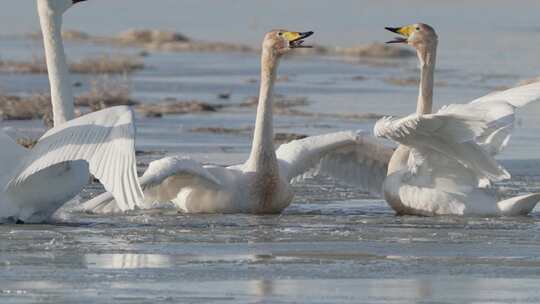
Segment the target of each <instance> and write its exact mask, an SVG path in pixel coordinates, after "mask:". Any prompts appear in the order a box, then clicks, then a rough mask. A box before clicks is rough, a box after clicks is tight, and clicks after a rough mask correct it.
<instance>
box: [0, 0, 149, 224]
mask: <svg viewBox="0 0 540 304" xmlns="http://www.w3.org/2000/svg"><path fill="white" fill-rule="evenodd" d="M80 1H82V0H78V1H77V0H73V1H72V0H38V1H37V5H38V12H39V16H40V22H41V27H42V31H43V38H44V42H45V49H46V58H47V65H48V69H49V71H48V73H49V79H50V83H51V102H52V106H53V116H54V122H55V127H54V128H53V129H51V130H49V131H48V132H46V133H45V135H43V136H42V137H41V138H40V139H39V141H38V143H37V144H36V146H35V147H34V148H32V149H31V150H27V149H25V148H23V147H21V146H19V145H18V144H16V143H15V142H14V141H13V140H12V139H11V138H10V137H9V136H8V135H7V134H6V133H5V132H4V131H0V145H1V146H2V150H0V164H1V168H2V173H1V174H0V221H15V222H25V223H33V222H42V221H44V220H46V219H48V218H49V217H50V216H51V215H52V214H53V213H54V212H55V211H56V210H57V209H58V208H60V207H61V206H62V205H63V204H64V203H65V202H67V201H68V200H70V199H71V198H73V197H74V196H75V195H77V194H78V193H79V192H80V191H81V190H82V187H83V186H84V185H86V184H87V183H88V181H89V177H90V175H89V174H90V173H92V174H93V175H94V176H95V177H96V178H98V179H99V180H100V181H101V183H102V184H103V185H104V186H105V189H106V190H107V191H110V192H111V193H112V194H113V195H114V197H115V198H116V199H117V201H118V205H119V207H120V208H122V209H130V208H133V206H134V205H135V204H137V203H139V202H140V201H142V197H143V195H142V191H141V188H140V186H139V184H138V180H137V168H136V159H135V143H134V133H135V132H134V125H133V113H132V112H131V110H130V109H129V108H128V107H114V108H109V109H106V110H102V111H99V112H95V113H91V114H88V115H85V116H82V117H79V118H76V119H72V118H73V117H74V112H73V94H72V92H71V86H70V79H69V74H68V69H67V63H66V60H65V55H64V50H63V46H62V40H61V23H62V14H63V13H64V12H65V11H66V10H67V9H68V8H69V7H71V6H72V5H73V4H74V3H76V2H80Z"/></svg>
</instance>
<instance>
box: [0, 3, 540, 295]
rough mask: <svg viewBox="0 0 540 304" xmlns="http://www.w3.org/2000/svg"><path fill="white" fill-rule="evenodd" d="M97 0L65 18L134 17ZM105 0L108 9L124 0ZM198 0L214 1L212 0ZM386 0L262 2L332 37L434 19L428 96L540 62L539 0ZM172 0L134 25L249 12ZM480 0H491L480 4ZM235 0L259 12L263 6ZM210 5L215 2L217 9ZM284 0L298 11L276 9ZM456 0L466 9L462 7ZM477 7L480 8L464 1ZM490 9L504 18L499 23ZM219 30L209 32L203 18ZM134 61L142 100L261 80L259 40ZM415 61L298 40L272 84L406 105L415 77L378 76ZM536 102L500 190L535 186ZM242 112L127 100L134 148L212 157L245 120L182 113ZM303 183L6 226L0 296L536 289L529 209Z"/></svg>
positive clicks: (537, 247)
mask: <svg viewBox="0 0 540 304" xmlns="http://www.w3.org/2000/svg"><path fill="white" fill-rule="evenodd" d="M130 1H131V0H130ZM132 1H133V2H130V3H133V10H134V11H133V14H134V15H135V16H139V17H140V14H142V11H143V10H144V9H148V7H147V5H146V4H144V2H145V1H138V0H137V1H135V0H132ZM29 2H30V1H27V2H26V1H25V2H21V3H17V4H11V5H13V12H14V13H13V15H17V14H16V13H17V12H19V11H20V12H23V9H26V8H27V7H30V8H31V9H33V5H34V4H33V2H32V5H31V6H30V5H29V4H28V3H29ZM91 2H92V1H90V2H89V4H88V6H87V8H88V11H86V12H84V11H81V10H84V9H82V8H81V9H79V8H77V9H73V12H70V13H69V15H68V17H67V18H66V28H79V29H84V30H86V31H88V32H96V33H100V34H103V33H105V31H106V30H107V27H108V26H110V28H111V29H112V31H113V33H114V32H115V31H116V30H117V31H120V30H123V29H127V28H129V27H135V26H133V22H134V19H132V18H135V17H127V16H125V15H121V16H122V17H119V18H117V19H115V20H112V21H104V22H103V24H96V25H95V26H96V28H95V29H92V26H93V24H95V18H94V19H92V20H93V21H92V22H93V23H92V22H91V21H90V19H89V18H91V16H94V17H95V16H97V15H98V14H99V13H100V9H99V7H100V5H102V6H104V5H106V3H105V1H103V0H96V1H95V3H92V4H90V3H91ZM113 2H114V3H111V6H112V7H109V8H107V10H106V14H105V16H108V14H110V13H111V11H114V10H115V9H116V10H120V8H118V7H117V6H119V5H120V6H121V4H122V3H123V5H125V4H126V1H113ZM200 2H201V3H203V4H204V3H205V5H206V6H207V7H208V6H209V5H210V4H209V3H210V2H209V1H206V0H205V1H200ZM353 2H354V3H353ZM379 2H380V4H375V2H365V1H344V3H343V4H342V5H341V6H340V7H337V6H336V7H332V8H330V9H329V11H328V14H332V16H335V15H338V16H341V15H342V16H343V18H337V17H336V18H333V19H331V20H336V19H339V20H336V22H334V23H333V22H330V21H329V20H327V19H325V18H322V17H321V16H320V15H314V14H315V13H316V12H319V14H320V11H321V10H323V7H324V4H325V3H327V2H325V1H318V0H317V1H297V2H296V1H295V2H294V3H295V4H294V5H292V6H293V7H292V8H291V10H293V12H290V13H288V14H284V15H281V14H278V13H277V12H278V10H279V9H280V7H279V5H280V4H281V5H286V2H285V1H275V2H274V1H272V3H274V5H275V6H274V5H270V4H268V5H266V6H268V7H267V9H268V10H269V11H270V13H269V14H270V15H271V16H277V17H276V18H277V20H283V22H284V25H283V26H295V28H297V27H298V29H299V30H304V29H306V30H307V29H314V30H316V31H317V33H316V36H315V37H320V38H316V39H320V41H318V43H320V44H326V45H328V44H332V43H333V44H338V45H354V44H362V43H366V42H371V41H385V40H388V39H391V38H392V37H393V35H392V34H390V33H386V32H385V31H384V30H383V29H382V28H383V27H384V26H393V25H401V24H406V23H410V22H414V21H417V20H425V21H426V22H429V23H432V25H434V26H436V28H437V29H438V27H437V26H440V31H439V36H440V40H441V42H440V48H441V50H440V52H439V57H438V69H437V72H436V73H437V74H436V80H437V81H438V82H439V86H438V87H437V88H436V91H435V100H436V106H435V108H438V107H440V106H441V105H444V104H447V103H456V102H457V103H464V102H468V101H470V100H472V99H473V98H475V97H479V96H482V95H484V94H487V93H489V92H491V91H493V90H496V89H498V88H500V87H503V86H513V85H515V84H516V83H517V82H518V81H520V80H523V79H527V78H531V77H535V76H538V75H539V74H540V61H538V54H539V53H540V44H539V43H537V42H538V41H540V40H539V38H540V30H539V28H538V27H537V26H536V23H537V22H536V21H537V12H538V9H539V7H538V6H539V4H538V3H537V2H535V1H522V2H519V5H517V4H508V2H505V1H493V2H491V1H474V2H473V3H468V2H467V1H452V2H450V1H447V2H443V3H439V4H437V5H432V4H427V3H428V2H426V1H408V2H407V3H409V4H411V5H405V4H403V5H402V6H403V7H401V6H399V7H397V6H396V7H394V8H392V9H388V10H384V9H385V7H386V6H392V3H394V2H391V1H379ZM379 2H377V3H379ZM119 3H120V4H119ZM176 3H177V2H176V1H163V7H159V8H156V9H157V10H158V11H159V12H160V14H161V15H160V16H162V18H158V17H155V18H154V19H152V20H153V21H152V20H147V19H143V20H144V21H141V22H144V24H143V25H144V26H145V27H152V26H155V27H161V28H173V29H174V28H176V29H178V30H179V31H182V32H184V31H185V33H186V34H188V35H193V36H195V37H200V38H201V39H207V40H222V41H234V42H242V38H241V37H242V36H239V34H236V33H238V31H239V30H240V29H241V28H242V27H243V26H248V25H249V18H248V19H245V18H247V17H245V18H244V14H240V13H239V12H234V11H233V9H234V8H235V7H236V8H238V5H239V3H243V1H231V2H230V3H231V4H230V5H229V6H227V5H224V4H222V3H221V2H220V3H219V4H216V5H217V7H215V8H214V10H215V11H213V12H212V13H211V14H212V16H215V18H217V19H212V20H213V21H212V22H213V23H215V24H218V23H225V21H224V20H228V19H227V18H232V17H236V18H239V19H238V20H237V21H238V22H236V23H232V24H231V25H230V26H229V27H223V28H217V29H216V28H212V27H210V26H208V25H207V26H205V27H197V26H196V25H197V24H196V23H195V19H193V18H192V17H190V18H187V19H185V20H178V21H175V18H177V14H182V12H180V11H178V12H176V9H178V8H179V7H178V5H177V4H176ZM212 3H214V2H212ZM308 3H310V4H312V7H310V8H309V9H306V12H303V11H302V10H301V9H302V7H303V6H302V4H303V5H304V6H305V5H307V4H308ZM358 3H363V6H362V7H361V8H362V10H361V11H360V10H358V11H355V9H359V8H360V7H359V5H360V4H358ZM505 3H506V4H505ZM203 4H201V5H203ZM423 4H425V5H426V7H425V10H415V9H414V5H423ZM167 5H169V6H167ZM487 5H490V11H489V12H486V11H485V8H484V6H487ZM464 7H467V8H468V9H464ZM101 9H102V10H103V8H101ZM185 9H186V11H185V12H183V13H184V14H187V15H189V16H194V15H195V14H201V13H202V12H201V10H202V8H200V7H198V6H197V5H194V4H190V5H186V7H185ZM244 9H245V10H246V11H247V12H253V11H255V10H256V6H255V4H250V5H247V7H244ZM216 11H221V12H223V13H222V15H221V17H218V16H217V15H219V14H217V13H216ZM294 12H296V13H297V14H298V20H297V21H296V22H293V23H292V24H291V23H287V22H285V20H288V19H287V17H289V19H292V18H293V17H294V16H295V14H294ZM353 12H355V14H353ZM356 12H358V14H361V17H359V16H358V14H356ZM368 12H373V13H372V14H369V13H368ZM443 12H444V13H443ZM310 13H311V14H312V16H319V17H320V19H317V20H320V22H321V24H316V25H314V26H310V24H309V21H310V20H314V19H313V17H312V18H311V19H310V18H309V17H310V15H309V14H310ZM3 14H6V13H5V12H2V13H0V16H3ZM32 14H34V13H33V11H32ZM289 14H290V15H289ZM340 14H341V15H340ZM458 14H462V15H460V17H462V19H463V21H462V22H459V23H458V24H455V22H456V18H455V16H456V15H458ZM28 15H29V16H27V17H28V18H27V19H28V20H26V19H24V20H21V24H22V25H21V27H20V30H21V31H30V30H32V29H33V27H35V22H34V21H33V20H32V18H34V17H35V16H34V15H31V16H30V14H28ZM156 15H157V14H156ZM239 15H241V16H239ZM246 15H249V13H247V14H246ZM479 15H481V16H482V19H480V20H478V19H475V18H474V16H479ZM355 17H357V18H358V20H357V19H356V18H355ZM383 17H384V18H383ZM503 17H504V18H503ZM78 18H80V19H78ZM110 18H113V17H110ZM122 18H124V19H122ZM178 18H179V17H178ZM219 18H223V20H222V19H219ZM103 19H107V18H105V17H103ZM157 19H159V20H157ZM6 20H10V19H9V18H8V19H6ZM502 20H504V22H505V23H504V24H502V23H500V22H502ZM78 21H79V22H78ZM494 21H499V23H496V24H495V25H493V24H494ZM199 22H202V21H199ZM243 22H244V23H246V25H244V23H243ZM276 23H277V21H275V20H274V19H270V18H264V17H260V18H259V19H257V22H255V25H254V26H252V27H251V28H250V30H249V31H247V34H246V35H247V36H246V40H247V43H249V44H252V45H254V44H256V43H257V41H258V39H260V36H261V35H262V32H264V30H265V29H266V27H276ZM123 24H128V25H125V26H123V27H122V25H123ZM332 24H335V25H332ZM130 25H131V26H130ZM454 25H455V26H454ZM325 26H326V27H325ZM304 27H305V28H304ZM325 28H328V30H327V31H325ZM346 28H349V29H352V30H351V31H350V33H351V35H352V36H353V37H352V38H348V37H347V36H345V35H344V34H342V32H341V31H343V30H344V29H346ZM213 31H215V32H216V33H217V34H214V35H212V33H213ZM3 32H4V33H5V32H6V31H5V30H3ZM319 32H320V35H319ZM351 41H353V42H351ZM41 52H42V50H41V46H40V44H39V42H36V41H31V40H26V39H13V38H9V39H8V38H4V39H1V40H0V56H1V58H2V59H13V60H30V59H31V58H32V56H36V55H38V56H39V55H40V54H41ZM138 52H139V50H137V49H130V48H109V47H104V46H96V45H91V44H90V45H89V44H84V43H81V44H78V43H69V44H68V45H67V54H68V57H69V58H70V59H77V58H83V57H86V56H90V55H94V56H95V55H99V54H104V53H107V54H111V53H112V54H133V55H134V54H137V53H138ZM143 60H144V63H145V65H146V66H147V68H146V69H145V70H142V71H140V72H137V73H134V74H133V75H130V76H128V77H127V78H122V77H121V79H120V80H119V81H121V82H125V83H127V84H128V85H129V86H130V88H131V95H132V97H133V98H134V99H136V100H140V101H142V102H153V101H157V100H161V99H163V98H167V97H173V98H178V99H182V100H191V99H199V100H203V101H206V102H209V103H215V104H218V103H231V104H232V103H237V102H242V101H244V100H245V99H246V98H248V97H250V96H255V95H256V94H257V93H258V84H257V83H253V82H252V81H250V80H251V79H253V78H258V75H259V71H258V68H259V58H258V56H257V55H256V54H234V53H233V54H223V53H151V54H150V56H148V57H145V58H143ZM416 67H417V61H416V58H410V59H391V60H384V61H370V62H363V63H357V62H350V61H346V60H344V59H343V58H332V57H307V56H302V57H292V58H289V59H287V60H284V61H283V62H282V64H281V66H280V70H279V72H280V75H287V76H288V79H289V80H288V81H286V82H280V83H278V84H277V85H276V90H277V93H278V94H283V95H285V96H289V97H306V98H307V100H308V104H307V105H305V106H302V107H299V108H298V109H300V110H303V111H308V112H316V113H323V114H324V113H363V112H373V113H380V114H392V115H405V114H409V113H411V112H412V111H414V107H415V103H416V95H417V87H416V86H414V85H412V86H410V85H409V86H407V85H406V86H398V85H395V84H392V83H389V82H388V79H390V78H402V79H407V78H411V77H417V74H418V71H417V69H416ZM358 76H362V77H358ZM92 78H93V76H88V75H74V81H80V82H81V83H82V86H81V87H79V88H76V90H77V93H80V92H83V91H86V90H88V88H89V83H90V81H91V80H92ZM0 89H1V90H2V91H3V92H7V93H10V94H16V95H25V94H32V93H37V92H45V91H47V90H48V82H47V78H46V76H45V75H25V74H0ZM223 92H230V93H231V98H230V99H229V100H220V99H218V98H217V95H218V94H220V93H223ZM539 115H540V103H537V104H533V105H530V106H528V107H527V108H525V109H523V110H521V111H520V112H519V114H518V117H519V123H518V125H517V127H516V130H515V133H514V136H513V138H512V140H511V143H510V146H509V148H508V149H507V150H505V152H504V153H503V154H502V155H501V156H500V157H499V159H500V160H501V161H502V162H503V164H504V165H505V166H506V167H507V168H508V169H509V171H510V172H511V173H512V174H513V178H512V180H511V181H509V182H505V183H504V184H502V185H501V186H502V187H504V188H505V190H506V191H508V193H512V194H518V193H524V192H531V191H540V120H539V119H538V117H539ZM253 122H254V110H253V109H237V108H230V109H227V110H224V111H220V112H216V113H210V114H209V113H203V114H188V115H173V116H166V117H163V118H145V117H138V121H137V127H138V139H137V140H138V142H137V149H138V150H140V151H144V152H151V153H148V154H146V155H145V156H144V157H142V158H141V163H142V165H144V164H146V163H147V162H148V161H150V160H152V159H155V158H159V157H161V156H162V155H164V154H170V153H182V154H186V155H190V156H192V157H194V158H196V159H198V160H201V161H204V162H206V163H217V164H231V163H236V162H238V161H242V160H244V159H245V157H246V156H247V153H248V152H249V145H250V135H249V132H247V133H240V134H215V133H198V132H191V131H190V130H192V129H194V128H199V127H228V128H245V127H249V126H251V125H253ZM373 124H374V121H373V120H350V119H348V120H344V119H338V118H327V117H297V116H279V115H278V116H276V123H275V126H276V128H277V130H278V131H279V132H289V133H301V134H307V135H311V134H321V133H328V132H333V131H337V130H343V129H364V130H367V131H371V128H372V126H373ZM0 125H1V126H6V125H9V126H15V127H17V128H20V129H21V130H22V131H24V132H28V133H30V134H40V132H42V131H43V126H42V123H41V121H24V122H2V123H0ZM296 188H297V196H296V198H295V200H294V203H293V204H292V205H291V206H290V207H289V208H288V209H287V210H286V211H285V213H284V214H283V215H280V216H247V215H225V216H224V215H182V214H177V213H176V212H174V211H173V210H156V211H148V212H137V213H131V214H127V215H122V216H114V217H113V216H96V215H88V214H81V213H77V212H74V211H72V210H71V207H72V205H73V204H72V205H71V206H68V207H67V208H65V209H63V210H61V212H59V214H58V216H57V219H56V221H55V222H54V223H51V224H47V225H24V226H23V225H0V273H2V275H0V302H2V303H25V302H47V303H73V302H77V303H98V302H99V303H147V302H153V303H240V302H248V303H359V302H369V303H433V302H436V303H538V302H540V291H538V285H539V284H540V208H537V209H536V210H535V211H534V212H533V213H532V214H531V215H530V216H527V217H517V218H496V219H487V218H469V219H463V218H455V217H437V218H422V217H409V216H405V217H396V216H394V214H393V212H392V210H391V209H390V208H389V207H387V205H386V203H385V202H384V201H383V200H381V199H378V198H372V197H367V196H365V195H363V194H361V193H358V192H357V191H355V189H351V188H348V187H346V186H345V185H342V184H339V183H336V182H335V181H332V180H328V179H316V180H307V181H304V182H301V183H299V184H297V185H296ZM98 191H100V190H99V187H95V186H91V187H89V188H88V189H87V190H86V191H85V192H84V193H83V194H82V197H83V199H85V198H87V197H89V196H92V195H94V194H95V193H97V192H98Z"/></svg>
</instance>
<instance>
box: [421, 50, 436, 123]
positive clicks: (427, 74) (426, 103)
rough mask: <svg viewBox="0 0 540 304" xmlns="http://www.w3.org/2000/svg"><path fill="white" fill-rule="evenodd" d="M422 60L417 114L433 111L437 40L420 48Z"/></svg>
mask: <svg viewBox="0 0 540 304" xmlns="http://www.w3.org/2000/svg"><path fill="white" fill-rule="evenodd" d="M417 53H418V59H419V60H420V89H419V94H418V102H417V105H416V114H431V113H432V111H433V86H434V77H435V59H436V57H437V42H432V43H430V44H428V45H423V46H421V47H419V48H418V50H417Z"/></svg>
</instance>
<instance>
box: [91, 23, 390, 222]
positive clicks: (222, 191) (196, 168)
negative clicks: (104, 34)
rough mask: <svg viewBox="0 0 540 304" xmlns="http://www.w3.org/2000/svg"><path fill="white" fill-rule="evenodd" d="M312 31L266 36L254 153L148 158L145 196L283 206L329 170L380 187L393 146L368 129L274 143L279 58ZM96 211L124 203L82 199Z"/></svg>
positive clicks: (231, 209) (221, 205) (256, 207)
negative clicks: (303, 183) (205, 161)
mask: <svg viewBox="0 0 540 304" xmlns="http://www.w3.org/2000/svg"><path fill="white" fill-rule="evenodd" d="M311 34H312V32H304V33H299V32H291V31H286V30H274V31H271V32H269V33H268V34H267V35H266V37H265V39H264V42H263V47H262V61H261V88H260V94H259V104H258V107H257V117H256V122H255V130H254V136H253V142H252V147H251V153H250V155H249V158H248V160H247V161H246V162H245V163H244V164H241V165H236V166H230V167H220V166H209V165H201V164H199V163H197V162H195V161H193V160H191V159H188V158H183V157H179V156H174V157H168V158H164V159H161V160H157V161H154V162H152V163H150V165H149V168H148V170H147V171H146V172H145V174H144V175H143V176H142V177H141V179H140V182H141V186H142V187H143V188H144V189H145V203H144V204H142V205H141V206H139V207H141V208H152V206H154V203H155V202H160V203H163V202H172V203H174V204H175V206H176V208H178V209H179V210H181V211H183V212H189V213H259V214H260V213H279V212H281V211H282V210H283V209H285V208H286V207H287V206H289V204H290V203H291V201H292V199H293V196H294V192H293V189H292V187H291V184H290V183H291V181H293V180H297V179H298V178H301V177H304V176H307V175H316V174H326V175H330V176H334V177H338V178H341V179H344V180H345V181H349V182H351V183H353V184H355V185H357V186H359V187H361V188H362V189H364V190H366V191H370V192H376V193H380V191H381V185H382V181H383V180H384V176H385V173H386V170H387V163H388V160H389V159H390V156H391V154H392V152H393V149H392V148H389V147H387V146H385V145H384V144H383V143H382V142H381V141H379V140H377V139H375V138H373V137H372V136H370V135H368V134H366V133H364V132H352V131H351V132H337V133H332V134H326V135H320V136H311V137H308V138H304V139H301V140H296V141H292V142H290V143H288V144H284V145H281V146H280V147H279V149H278V150H277V151H276V150H275V148H274V130H273V117H272V108H273V106H272V99H273V97H272V95H273V87H274V82H275V79H276V71H277V66H278V61H279V59H280V58H281V56H282V55H283V54H285V53H287V52H288V51H289V50H291V49H295V48H299V47H303V46H304V45H303V40H304V39H305V38H307V37H308V36H311ZM84 209H85V210H89V211H93V212H114V211H118V208H117V206H116V204H115V203H114V201H112V196H111V195H110V194H107V193H105V194H102V195H100V196H98V197H96V198H94V199H93V200H91V201H89V202H87V203H85V204H84Z"/></svg>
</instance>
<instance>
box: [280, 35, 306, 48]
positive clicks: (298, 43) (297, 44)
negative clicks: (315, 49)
mask: <svg viewBox="0 0 540 304" xmlns="http://www.w3.org/2000/svg"><path fill="white" fill-rule="evenodd" d="M283 35H284V36H285V38H286V39H287V40H289V47H290V48H291V49H297V48H310V47H312V46H311V45H304V39H306V38H307V37H309V36H311V35H313V31H309V32H286V33H284V34H283Z"/></svg>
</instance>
